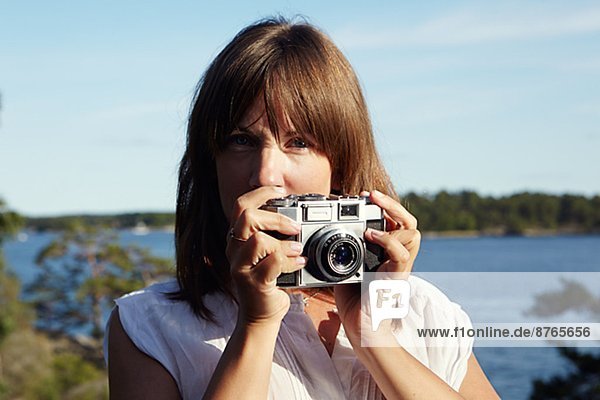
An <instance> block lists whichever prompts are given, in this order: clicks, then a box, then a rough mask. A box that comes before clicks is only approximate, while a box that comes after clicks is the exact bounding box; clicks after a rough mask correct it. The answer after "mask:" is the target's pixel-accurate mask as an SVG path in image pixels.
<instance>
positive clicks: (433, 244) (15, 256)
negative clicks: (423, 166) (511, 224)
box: [4, 231, 600, 400]
mask: <svg viewBox="0 0 600 400" xmlns="http://www.w3.org/2000/svg"><path fill="white" fill-rule="evenodd" d="M53 238H54V234H52V233H34V232H23V233H21V234H20V235H19V237H18V238H16V239H14V240H12V241H8V242H6V243H5V245H4V253H5V257H6V260H7V262H8V265H9V268H11V269H12V270H13V271H14V272H15V274H16V275H17V276H18V277H19V279H20V280H21V282H22V283H23V284H24V285H26V284H28V283H30V282H32V281H33V280H34V279H35V277H36V274H37V273H38V272H37V270H38V267H36V265H35V263H34V259H35V256H36V254H37V253H38V252H39V250H40V249H42V248H43V247H44V246H45V245H46V244H48V243H49V242H50V241H51V240H52V239H53ZM119 240H120V241H121V243H123V244H138V245H140V246H144V247H146V248H148V249H150V250H151V251H152V252H153V253H154V254H155V255H157V256H161V257H169V258H173V256H174V244H173V234H172V233H171V232H163V231H150V232H148V233H146V234H143V235H140V234H135V233H134V232H131V231H121V232H119ZM414 270H415V271H416V273H423V274H424V276H432V277H433V279H435V277H436V276H437V275H436V274H439V273H447V272H459V273H464V272H471V273H482V272H485V273H490V272H493V273H514V272H532V273H540V272H549V273H564V272H568V273H584V272H585V273H590V272H600V236H583V235H582V236H577V235H574V236H547V237H473V238H440V237H427V236H425V237H424V238H423V240H422V243H421V248H420V251H419V255H418V257H417V260H416V262H415V266H414ZM428 274H430V275H428ZM572 275H576V274H572ZM481 276H483V277H484V278H482V279H480V280H476V284H474V285H473V284H472V283H471V284H469V286H474V287H477V289H478V290H479V291H480V292H484V293H486V292H489V293H492V292H493V291H494V290H496V291H497V290H498V284H497V282H493V280H496V279H495V278H494V279H492V280H490V279H485V277H486V276H487V277H490V276H492V277H493V276H494V275H490V274H481ZM524 276H525V275H524ZM536 276H537V275H536ZM511 279H512V278H511ZM509 286H518V285H509ZM513 289H514V293H516V292H517V291H523V290H522V289H520V288H516V289H515V288H513ZM591 291H592V292H594V293H595V295H596V296H600V285H599V286H595V285H593V286H592V287H591ZM461 292H462V291H458V292H457V293H456V297H458V301H457V299H455V298H453V296H452V295H450V294H448V293H447V292H445V293H446V294H447V295H448V296H449V297H450V298H451V299H452V300H455V301H457V302H458V303H460V304H461V305H462V306H463V309H465V310H466V311H467V312H468V313H469V315H471V317H472V318H473V315H479V314H480V313H481V311H482V308H484V307H487V305H489V304H490V302H489V299H488V301H487V303H486V302H485V301H484V302H472V303H471V304H464V303H463V302H466V303H469V302H470V298H469V297H463V298H460V297H461ZM508 297H509V298H516V297H515V296H513V295H511V296H508ZM504 301H505V302H506V303H508V302H509V300H504ZM486 309H487V308H486ZM504 309H506V307H504ZM594 322H600V321H594ZM598 350H599V349H598V348H597V347H596V348H584V349H582V351H590V352H595V353H598ZM474 351H475V354H476V356H477V358H478V360H479V363H480V365H481V367H482V368H483V370H484V371H485V373H486V375H487V376H488V378H489V379H490V381H491V382H492V384H493V385H494V387H495V388H496V390H497V391H498V393H499V394H500V396H501V397H502V398H503V399H514V400H520V399H528V398H529V395H530V394H531V391H532V382H533V381H534V380H536V379H542V380H546V379H549V378H551V377H553V376H556V375H561V374H567V373H569V372H570V371H572V366H571V365H569V363H568V362H567V361H566V360H565V359H564V358H562V357H561V356H560V355H559V352H558V350H557V348H555V347H522V346H518V347H517V346H503V347H486V346H477V345H476V346H475V349H474Z"/></svg>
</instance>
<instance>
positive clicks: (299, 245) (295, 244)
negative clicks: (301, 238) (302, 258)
mask: <svg viewBox="0 0 600 400" xmlns="http://www.w3.org/2000/svg"><path fill="white" fill-rule="evenodd" d="M290 249H292V250H293V251H295V252H297V253H302V243H300V242H292V243H290Z"/></svg>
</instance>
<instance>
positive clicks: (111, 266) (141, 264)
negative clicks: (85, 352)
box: [27, 225, 172, 339]
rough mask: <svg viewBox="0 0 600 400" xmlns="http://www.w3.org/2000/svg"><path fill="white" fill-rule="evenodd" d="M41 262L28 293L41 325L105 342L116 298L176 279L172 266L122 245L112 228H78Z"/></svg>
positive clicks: (46, 250)
mask: <svg viewBox="0 0 600 400" xmlns="http://www.w3.org/2000/svg"><path fill="white" fill-rule="evenodd" d="M36 264H37V265H38V266H39V268H40V273H39V275H38V277H37V278H36V280H35V281H34V282H33V283H32V284H31V285H30V286H29V287H28V288H27V293H28V294H29V295H31V296H32V298H33V304H34V307H35V309H36V312H37V316H38V320H37V323H38V327H39V328H40V329H42V330H44V331H47V332H50V333H53V334H58V335H65V334H72V333H74V332H78V333H84V334H88V335H91V336H92V337H93V338H95V339H100V338H101V337H102V334H103V331H104V329H103V328H104V323H103V322H104V321H103V319H104V315H105V313H106V312H107V310H109V309H110V308H111V307H112V300H113V299H114V298H116V297H119V296H121V295H123V294H124V293H127V292H130V291H132V290H136V289H139V288H142V287H144V286H146V285H148V284H150V283H152V282H153V281H156V280H158V279H160V278H161V277H164V276H166V275H170V274H171V265H172V262H171V261H170V260H167V259H164V258H159V257H155V256H153V255H152V254H151V253H150V252H149V250H147V249H143V248H141V247H139V246H134V245H129V246H123V245H121V244H119V243H118V236H117V235H116V234H115V233H114V232H113V231H111V230H108V229H102V228H97V227H86V226H83V225H74V226H72V227H70V229H68V230H66V231H64V232H63V233H61V234H60V235H59V236H58V237H57V238H56V239H55V240H53V241H52V242H51V243H50V244H49V245H48V246H46V247H45V248H43V249H42V250H41V251H40V252H39V254H38V256H37V259H36Z"/></svg>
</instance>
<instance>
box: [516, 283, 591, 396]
mask: <svg viewBox="0 0 600 400" xmlns="http://www.w3.org/2000/svg"><path fill="white" fill-rule="evenodd" d="M568 311H575V312H578V313H580V314H584V315H586V316H589V318H590V319H589V320H590V321H597V320H598V317H600V297H599V296H598V295H596V294H595V293H593V292H591V291H590V290H588V289H587V287H586V286H585V285H583V284H581V283H579V282H576V281H574V280H571V279H561V287H560V288H559V289H557V290H552V291H548V292H546V293H541V294H538V295H536V296H535V303H534V305H533V306H532V307H531V308H530V309H529V310H528V311H527V313H528V314H529V315H534V316H540V317H548V316H555V315H561V314H563V313H565V312H568ZM558 351H559V352H560V355H561V356H562V357H563V358H565V359H566V360H567V361H568V362H569V363H570V364H571V365H572V367H573V368H572V370H571V371H570V372H569V373H568V374H567V375H555V376H552V377H550V378H548V379H546V380H542V379H536V380H535V381H534V382H533V391H532V393H531V396H530V399H531V400H538V399H549V400H552V399H564V400H579V399H586V400H587V399H590V400H593V399H599V400H600V353H597V352H596V353H589V352H584V351H581V350H578V349H575V348H574V349H571V348H567V347H562V348H559V349H558Z"/></svg>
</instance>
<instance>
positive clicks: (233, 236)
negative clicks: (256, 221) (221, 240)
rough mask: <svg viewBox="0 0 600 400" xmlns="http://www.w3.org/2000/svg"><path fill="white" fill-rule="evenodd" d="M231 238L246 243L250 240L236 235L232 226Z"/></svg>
mask: <svg viewBox="0 0 600 400" xmlns="http://www.w3.org/2000/svg"><path fill="white" fill-rule="evenodd" d="M229 238H230V239H233V240H237V241H238V242H242V243H244V242H246V241H247V240H248V239H242V238H240V237H237V236H235V233H233V228H231V229H230V230H229Z"/></svg>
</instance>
